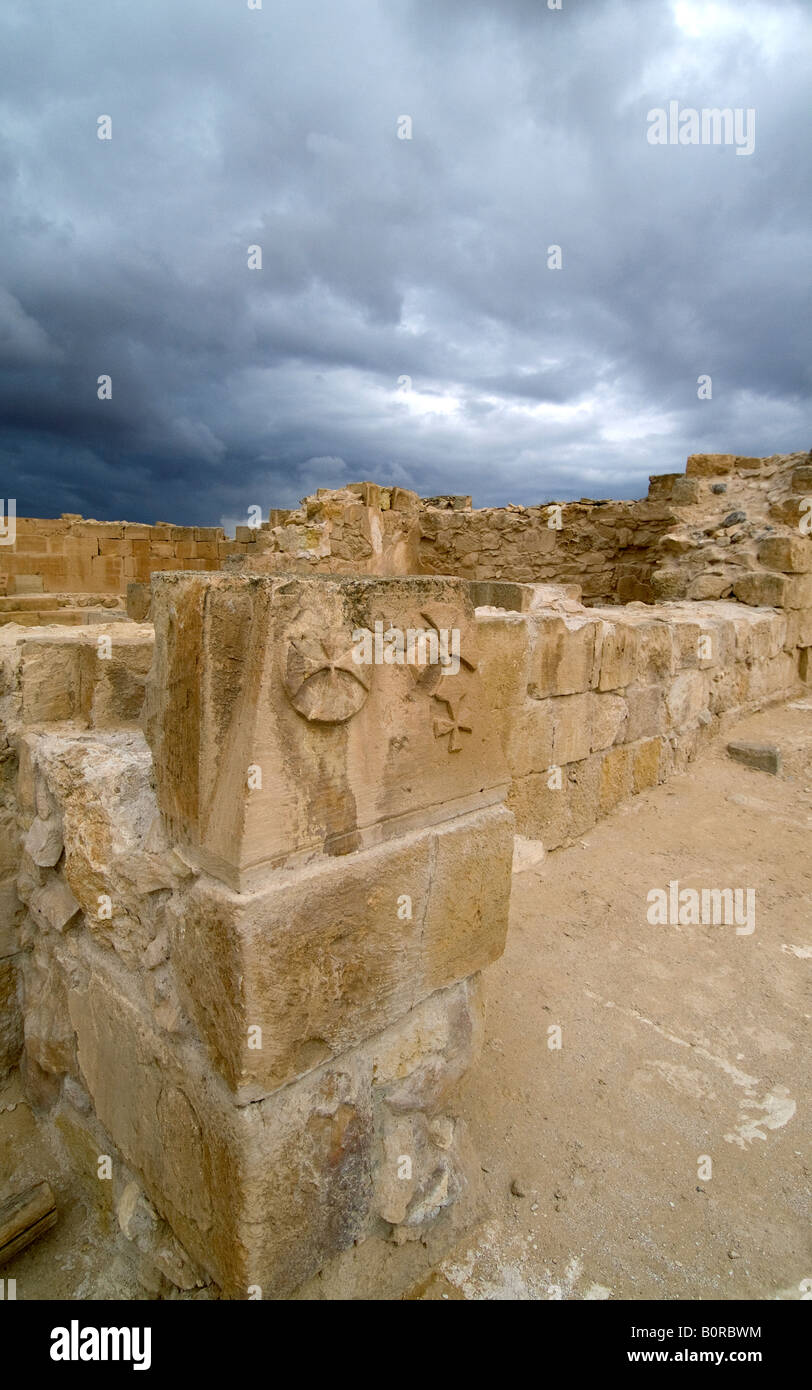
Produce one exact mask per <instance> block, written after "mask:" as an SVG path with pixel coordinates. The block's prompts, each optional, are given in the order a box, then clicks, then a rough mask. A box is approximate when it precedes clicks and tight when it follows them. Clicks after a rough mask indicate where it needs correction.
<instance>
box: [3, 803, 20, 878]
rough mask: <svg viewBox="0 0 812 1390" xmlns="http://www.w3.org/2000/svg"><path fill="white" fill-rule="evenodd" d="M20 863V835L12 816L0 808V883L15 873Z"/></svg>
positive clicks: (4, 808) (9, 812)
mask: <svg viewBox="0 0 812 1390" xmlns="http://www.w3.org/2000/svg"><path fill="white" fill-rule="evenodd" d="M19 861H20V835H19V831H18V829H17V820H16V817H15V816H14V814H13V813H12V812H11V811H10V810H8V809H7V808H6V807H0V881H2V880H3V879H5V878H8V877H9V876H10V875H11V874H15V873H16V872H17V865H18V864H19Z"/></svg>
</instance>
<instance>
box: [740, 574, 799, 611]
mask: <svg viewBox="0 0 812 1390" xmlns="http://www.w3.org/2000/svg"><path fill="white" fill-rule="evenodd" d="M733 592H734V594H735V595H736V598H737V599H738V600H739V602H740V603H749V604H750V605H751V606H752V607H753V608H781V607H783V604H784V601H785V597H786V592H787V580H786V579H785V578H784V576H783V575H781V574H771V573H770V572H769V571H767V570H753V571H752V572H751V573H750V574H743V575H742V576H741V578H740V579H737V580H736V582H735V583H734V585H733Z"/></svg>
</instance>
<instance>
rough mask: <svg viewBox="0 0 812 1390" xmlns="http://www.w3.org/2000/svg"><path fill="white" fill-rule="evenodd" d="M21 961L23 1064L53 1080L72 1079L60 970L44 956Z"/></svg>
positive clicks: (72, 1041) (71, 1043) (71, 1041)
mask: <svg viewBox="0 0 812 1390" xmlns="http://www.w3.org/2000/svg"><path fill="white" fill-rule="evenodd" d="M22 959H23V961H24V964H23V996H24V1017H25V1023H24V1030H23V1031H24V1038H25V1054H26V1062H27V1063H28V1064H29V1066H30V1065H31V1064H32V1063H33V1064H34V1065H35V1066H36V1067H38V1068H39V1069H40V1070H41V1071H43V1072H47V1073H49V1074H51V1075H54V1076H64V1075H75V1074H76V1037H75V1034H74V1031H73V1025H72V1024H71V1021H70V1015H69V1012H68V996H67V990H66V988H65V976H64V973H63V970H62V968H61V967H60V965H59V963H58V962H57V960H56V959H55V958H54V957H53V956H49V955H48V954H46V953H45V952H43V953H42V954H41V955H37V954H35V955H33V956H31V955H26V956H24V957H23V958H22Z"/></svg>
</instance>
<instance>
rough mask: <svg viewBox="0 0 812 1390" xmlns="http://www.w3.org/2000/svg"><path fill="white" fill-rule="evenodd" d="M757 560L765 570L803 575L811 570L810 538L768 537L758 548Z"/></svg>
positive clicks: (811, 552)
mask: <svg viewBox="0 0 812 1390" xmlns="http://www.w3.org/2000/svg"><path fill="white" fill-rule="evenodd" d="M758 558H759V562H760V563H761V564H762V565H766V566H767V569H771V570H781V571H782V572H783V573H784V574H805V573H807V572H808V571H810V570H812V537H810V536H768V537H767V539H766V540H763V541H762V542H761V544H760V546H759V548H758Z"/></svg>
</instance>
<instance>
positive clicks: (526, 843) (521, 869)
mask: <svg viewBox="0 0 812 1390" xmlns="http://www.w3.org/2000/svg"><path fill="white" fill-rule="evenodd" d="M546 857H547V851H546V850H545V848H544V844H543V842H542V841H541V840H528V839H527V838H526V836H524V835H515V836H514V838H513V872H514V874H523V873H535V872H537V871H538V870H539V869H540V868H541V866H542V864H543V863H544V860H545V858H546Z"/></svg>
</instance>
